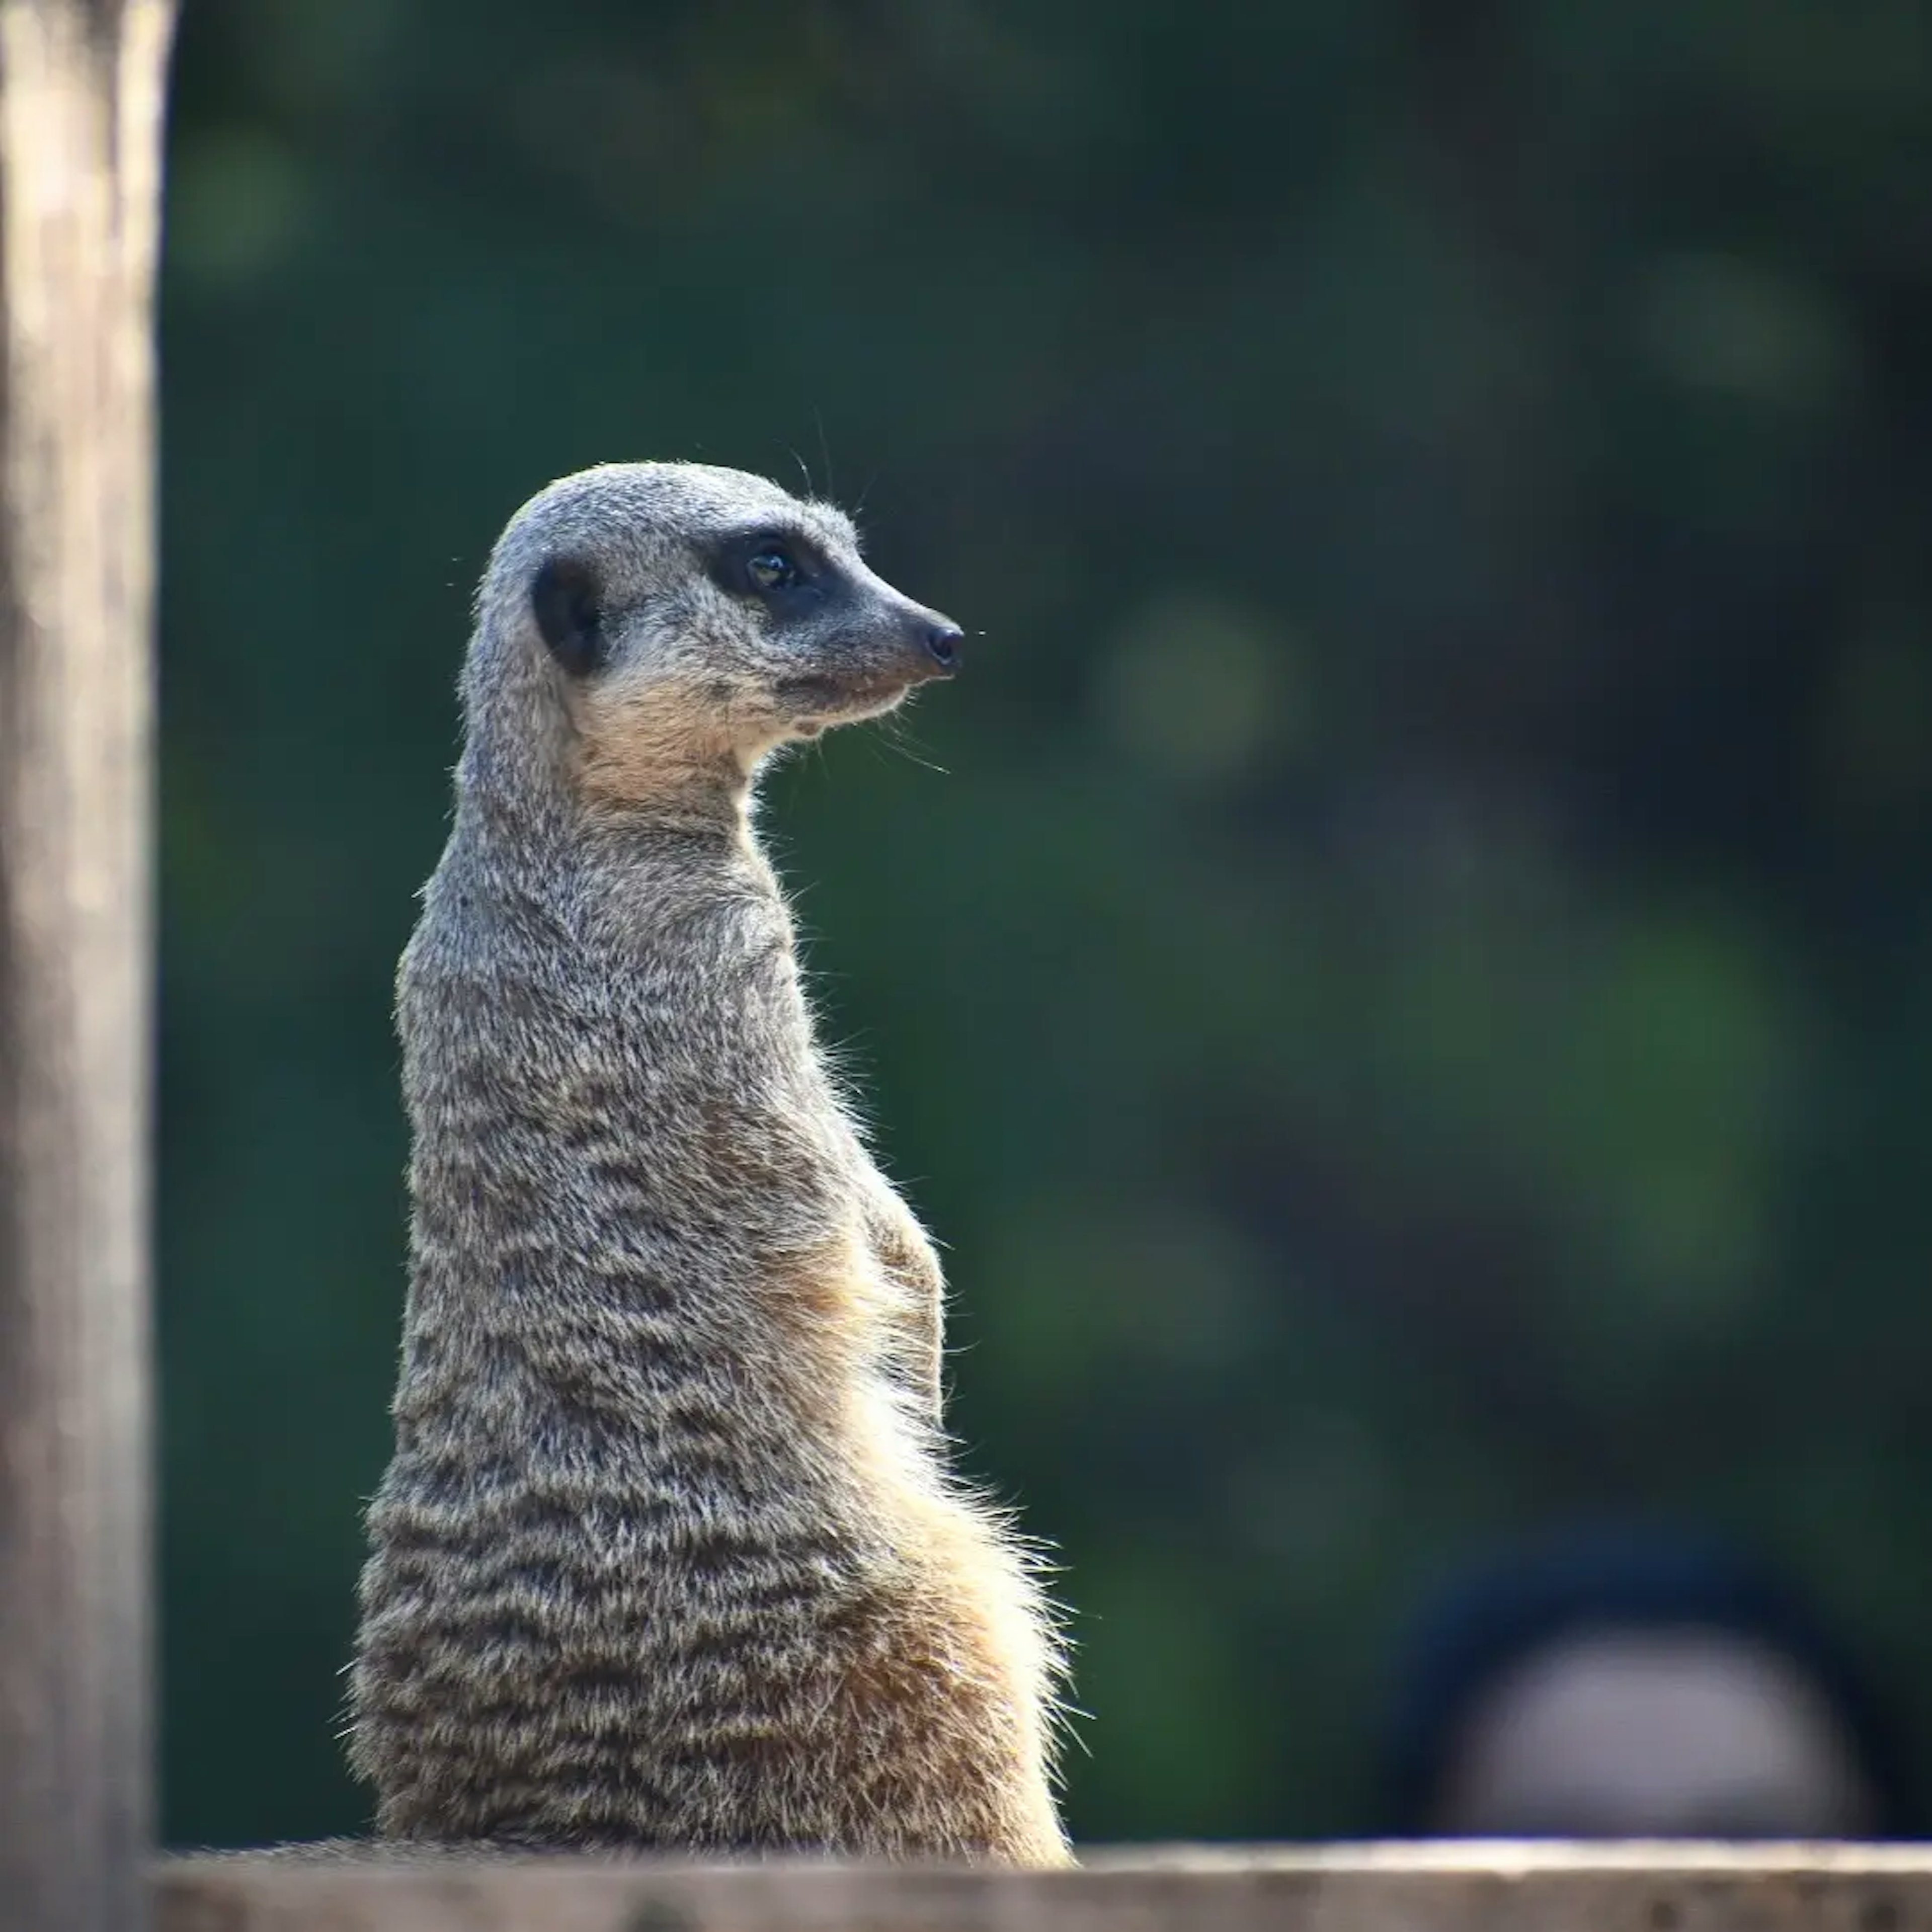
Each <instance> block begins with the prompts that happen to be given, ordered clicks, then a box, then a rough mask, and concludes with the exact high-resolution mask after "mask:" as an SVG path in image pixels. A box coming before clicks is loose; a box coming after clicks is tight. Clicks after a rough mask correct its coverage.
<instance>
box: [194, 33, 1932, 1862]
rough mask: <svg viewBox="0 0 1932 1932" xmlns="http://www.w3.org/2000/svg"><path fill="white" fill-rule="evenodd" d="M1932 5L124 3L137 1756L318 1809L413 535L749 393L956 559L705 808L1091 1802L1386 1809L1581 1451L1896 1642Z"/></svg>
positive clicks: (253, 1833)
mask: <svg viewBox="0 0 1932 1932" xmlns="http://www.w3.org/2000/svg"><path fill="white" fill-rule="evenodd" d="M1929 68H1932V12H1928V10H1927V8H1926V7H1924V5H1922V4H1921V0H1831V4H1827V0H1815V4H1803V0H1541V4H1527V0H1526V4H1521V5H1507V4H1504V0H1465V4H1460V5H1454V4H1450V0H1367V4H1365V0H1295V4H1293V5H1289V4H1286V0H1282V4H1274V5H1256V4H1254V0H1190V4H1188V5H1178V4H1174V0H890V4H887V0H841V4H811V0H802V3H801V4H793V5H781V4H778V0H711V4H697V0H691V4H652V5H619V4H616V0H546V3H545V4H541V5H536V4H529V0H523V3H522V4H519V3H518V0H418V4H416V5H404V4H402V0H274V4H273V5H262V4H259V0H187V7H186V17H185V20H184V26H183V30H182V37H181V46H180V50H179V57H178V66H177V73H176V91H175V118H174V125H173V134H172V148H171V165H172V178H171V184H170V189H169V232H168V246H167V255H166V273H165V278H164V287H163V304H162V308H163V350H164V356H165V369H166V374H165V385H164V386H165V412H166V453H165V457H164V462H163V469H164V493H163V500H164V544H165V583H164V590H163V724H164V742H163V925H164V947H163V991H162V1038H161V1052H162V1076H163V1077H162V1106H161V1170H160V1232H161V1258H162V1259H161V1289H162V1308H161V1322H162V1335H163V1370H164V1382H163V1440H164V1452H165V1492H164V1499H163V1500H164V1505H165V1535H164V1550H163V1556H164V1581H165V1592H164V1611H165V1629H164V1648H165V1664H166V1674H165V1689H166V1709H165V1748H164V1770H165V1781H166V1783H165V1799H166V1803H165V1823H166V1832H167V1835H168V1836H169V1838H170V1839H171V1840H172V1841H175V1842H182V1841H202V1842H218V1843H242V1842H246V1841H254V1840H260V1839H263V1838H270V1837H276V1836H302V1835H315V1834H320V1833H323V1832H333V1831H338V1830H344V1829H353V1828H354V1827H356V1826H357V1824H358V1823H359V1821H360V1820H361V1819H362V1816H363V1811H362V1800H361V1799H360V1797H359V1795H358V1794H357V1793H356V1792H355V1791H354V1790H353V1789H352V1787H350V1785H349V1784H347V1781H346V1780H345V1779H344V1776H343V1775H342V1773H341V1769H340V1766H339V1762H338V1753H337V1748H336V1745H335V1742H334V1739H333V1735H332V1733H333V1730H334V1725H335V1715H336V1712H337V1709H338V1699H339V1697H340V1693H341V1684H340V1681H339V1678H338V1671H339V1669H340V1667H341V1665H342V1664H343V1663H344V1661H345V1660H346V1658H347V1655H348V1652H349V1646H350V1632H351V1627H352V1607H351V1591H352V1587H353V1578H354V1574H355V1571H356V1565H357V1562H358V1560H359V1551H360V1540H359V1527H358V1521H357V1510H358V1505H359V1500H360V1499H362V1497H364V1496H366V1495H367V1494H368V1492H369V1490H371V1487H372V1486H373V1485H374V1482H375V1481H376V1479H377V1475H378V1473H379V1472H380V1468H381V1466H382V1463H383V1459H384V1457H385V1454H386V1446H387V1440H388V1433H387V1421H386V1415H385V1404H386V1400H387V1397H388V1394H389V1384H390V1379H391V1376H392V1366H393V1359H394V1349H395V1338H396V1333H397V1327H398V1316H399V1310H400V1303H401V1292H402V1286H403V1275H402V1214H403V1207H402V1199H401V1170H402V1165H403V1161H404V1136H403V1131H402V1127H401V1121H400V1119H399V1117H398V1101H397V1091H396V1056H395V1049H394V1046H393V1045H392V1040H391V1037H390V1034H389V1019H388V1002H389V983H390V974H391V971H392V965H393V962H394V960H395V956H396V954H397V953H398V950H399V948H400V947H401V944H402V942H403V940H404V936H405V935H406V933H407V930H408V927H409V925H410V919H411V916H412V913H413V901H412V894H413V892H414V890H415V889H416V886H418V884H419V883H420V881H421V880H422V878H423V877H425V874H427V872H428V870H429V868H430V867H431V865H432V863H433V862H434V859H435V856H436V854H437V850H438V847H439V844H440V840H441V838H442V835H443V823H444V814H445V811H446V802H447V770H448V767H449V764H450V763H451V761H452V757H453V755H454V742H455V740H454V732H455V710H454V703H453V689H452V685H453V679H454V676H455V670H456V667H457V663H458V657H459V655H460V650H461V648H462V644H463V637H464V633H465V629H466V600H467V598H468V596H469V590H470V588H471V586H472V583H473V582H474V580H475V575H476V573H477V571H478V567H479V565H480V563H481V559H482V558H483V556H484V553H485V551H486V550H487V547H488V545H489V544H490V541H491V540H492V538H493V536H494V535H495V534H496V531H497V529H499V527H500V526H501V525H502V522H503V521H504V520H505V517H507V516H508V514H509V513H510V511H511V510H513V509H514V508H515V507H516V505H517V503H518V502H520V501H521V500H522V499H523V497H525V496H526V495H528V494H529V493H530V492H531V491H532V490H535V488H536V487H538V486H539V485H540V484H542V483H543V482H544V481H546V480H547V479H548V478H550V477H552V476H553V475H557V474H559V473H560V472H563V471H565V470H568V469H573V468H575V467H577V466H580V465H581V464H583V463H589V462H592V461H595V460H604V459H610V458H640V457H695V458H703V459H706V460H710V461H713V462H719V463H733V464H738V465H742V466H748V467H751V468H754V469H761V470H764V471H766V472H769V473H771V474H772V475H776V476H778V477H780V478H784V479H787V480H791V479H795V478H796V477H797V476H798V474H799V469H800V467H801V465H802V466H804V467H806V468H808V469H810V471H811V474H812V476H813V478H814V481H816V482H817V484H820V486H829V487H830V488H831V489H832V490H833V491H834V492H835V493H837V494H838V495H839V496H841V497H842V498H844V499H846V500H847V502H853V501H856V500H858V499H863V504H864V508H863V520H864V522H865V525H866V526H867V528H868V532H869V533H870V538H871V555H872V556H873V559H874V562H876V563H877V565H878V566H879V568H880V569H881V570H882V571H883V573H884V574H886V576H888V577H890V578H892V579H893V580H895V581H897V582H898V583H900V584H901V586H903V587H904V588H906V589H907V590H909V591H910V592H912V593H913V594H915V595H917V596H919V598H922V599H925V600H927V601H931V602H932V603H934V604H938V606H940V607H942V608H944V609H945V610H949V611H950V612H952V613H954V614H955V615H956V616H958V617H959V619H961V621H962V622H965V624H966V625H968V627H969V628H971V629H973V630H974V631H980V630H983V631H984V632H985V636H984V637H983V639H979V638H977V637H976V639H975V640H974V646H973V649H972V652H971V663H970V665H969V668H968V674H967V675H966V676H965V677H964V678H963V679H961V680H960V681H959V682H958V683H957V684H956V685H953V686H951V687H950V688H946V689H944V690H941V691H935V692H933V693H932V694H929V696H928V697H926V699H925V700H924V701H922V703H920V704H919V706H918V707H917V709H916V712H915V713H914V714H913V715H912V716H911V718H910V728H909V733H908V734H907V736H905V738H904V742H903V743H895V742H894V740H893V738H892V736H890V735H889V734H887V733H884V732H881V731H879V730H861V731H853V732H850V733H844V734H842V735H841V736H839V737H838V738H837V739H835V741H833V742H831V743H829V745H826V746H825V747H824V748H823V749H822V750H819V751H814V752H813V753H812V754H811V755H809V756H808V757H804V758H802V759H800V760H798V761H796V763H793V764H792V765H790V766H789V767H787V769H784V771H783V772H781V773H780V774H779V775H777V776H776V777H775V779H774V780H773V781H772V784H771V785H770V787H769V812H768V814H767V816H768V820H769V826H770V827H771V830H772V835H773V836H774V838H775V843H776V844H777V845H778V847H779V848H780V855H781V859H782V862H783V863H784V868H785V869H786V871H787V873H788V874H789V876H790V877H791V878H792V880H793V881H794V882H795V883H796V885H797V886H799V889H800V896H801V905H800V916H801V919H802V922H803V924H804V926H805V928H806V929H807V930H808V934H809V935H810V941H811V957H812V960H813V962H814V965H815V967H816V968H817V974H818V980H819V985H820V989H821V991H822V995H823V1001H824V1004H825V1007H826V1014H827V1019H828V1023H829V1031H830V1033H831V1034H833V1035H834V1036H835V1037H838V1038H840V1039H841V1040H845V1041H847V1042H850V1043H851V1045H852V1047H853V1052H854V1055H855V1058H856V1064H857V1065H858V1066H859V1067H860V1068H861V1069H862V1070H863V1072H864V1073H865V1077H866V1079H867V1082H868V1086H869V1089H870V1092H871V1095H872V1097H873V1101H874V1112H875V1113H876V1115H877V1118H878V1119H879V1120H880V1123H881V1124H882V1129H883V1142H884V1145H885V1148H886V1152H887V1154H888V1156H889V1160H890V1163H891V1165H892V1167H893V1169H894V1170H895V1172H897V1173H898V1174H899V1175H901V1176H902V1177H903V1178H904V1179H905V1180H906V1181H907V1183H908V1184H909V1185H910V1191H911V1193H913V1196H914V1197H915V1198H916V1201H917V1202H918V1203H919V1206H920V1208H922V1211H925V1212H926V1214H927V1215H928V1216H929V1218H930V1220H932V1222H933V1223H934V1224H935V1226H936V1228H937V1229H938V1231H939V1232H940V1233H941V1235H943V1237H944V1239H945V1240H946V1241H947V1243H948V1244H950V1250H951V1266H952V1269H953V1274H954V1277H955V1279H956V1283H957V1286H958V1289H959V1295H960V1301H961V1309H960V1313H959V1317H958V1319H957V1322H956V1329H955V1334H956V1339H957V1340H958V1343H959V1347H960V1353H959V1358H958V1361H957V1372H956V1373H957V1385H958V1399H957V1406H958V1414H959V1421H960V1424H961V1427H962V1430H963V1432H964V1433H965V1437H966V1439H967V1440H968V1443H969V1445H970V1454H971V1460H972V1461H973V1463H974V1466H976V1467H977V1468H978V1469H980V1470H981V1471H982V1472H984V1473H985V1474H986V1475H987V1476H988V1477H989V1478H990V1479H992V1481H995V1483H996V1484H998V1487H1000V1489H1001V1490H1002V1491H1003V1492H1004V1493H1007V1494H1008V1495H1010V1496H1013V1497H1015V1498H1016V1499H1019V1500H1021V1501H1022V1502H1023V1503H1024V1505H1025V1513H1026V1520H1027V1522H1028V1525H1029V1526H1030V1527H1031V1529H1034V1531H1036V1532H1038V1533H1040V1535H1043V1536H1046V1537H1049V1538H1052V1540H1053V1541H1055V1542H1056V1543H1057V1544H1059V1545H1060V1546H1061V1548H1062V1550H1064V1553H1065V1556H1066V1560H1067V1574H1066V1576H1065V1578H1064V1594H1065V1595H1066V1596H1067V1598H1068V1600H1069V1601H1070V1603H1071V1604H1073V1605H1074V1606H1075V1607H1076V1609H1077V1611H1078V1613H1079V1616H1078V1624H1077V1630H1078V1635H1079V1643H1080V1659H1081V1661H1080V1670H1079V1702H1080V1703H1081V1704H1082V1706H1083V1708H1084V1709H1085V1710H1087V1711H1088V1712H1091V1721H1088V1722H1087V1723H1086V1724H1085V1725H1084V1726H1083V1727H1082V1734H1083V1736H1084V1739H1085V1751H1082V1752H1077V1753H1076V1754H1075V1756H1074V1757H1073V1762H1072V1791H1071V1811H1072V1816H1073V1821H1074V1823H1075V1825H1076V1828H1077V1829H1078V1830H1079V1832H1080V1834H1081V1835H1082V1836H1083V1837H1088V1838H1119V1837H1127V1836H1137V1835H1174V1834H1214V1835H1223V1834H1235V1833H1244V1834H1267V1835H1299V1834H1304V1833H1325V1832H1344V1831H1352V1830H1360V1829H1373V1826H1375V1824H1376V1822H1377V1819H1378V1813H1377V1810H1376V1791H1375V1790H1374V1788H1373V1781H1372V1776H1371V1770H1372V1763H1371V1755H1370V1745H1371V1738H1372V1732H1371V1726H1370V1718H1371V1715H1372V1714H1373V1710H1374V1708H1375V1706H1374V1700H1375V1699H1376V1697H1377V1695H1378V1694H1379V1688H1380V1686H1381V1683H1382V1673H1383V1671H1384V1670H1385V1667H1386V1663H1387V1659H1388V1647H1389V1645H1390V1643H1391V1637H1392V1634H1393V1632H1394V1629H1395V1628H1396V1625H1397V1620H1398V1619H1400V1616H1402V1615H1403V1613H1404V1612H1405V1611H1406V1609H1407V1608H1408V1607H1409V1605H1410V1604H1412V1601H1413V1600H1414V1598H1415V1593H1416V1592H1418V1590H1419V1589H1421V1588H1423V1587H1424V1586H1425V1585H1426V1583H1427V1582H1428V1580H1430V1578H1431V1577H1433V1575H1435V1574H1436V1572H1437V1571H1438V1569H1439V1567H1440V1566H1441V1565H1442V1564H1443V1563H1444V1562H1446V1561H1448V1560H1449V1559H1452V1558H1454V1557H1455V1556H1457V1555H1458V1554H1459V1553H1461V1552H1463V1551H1464V1550H1467V1549H1468V1548H1469V1547H1472V1545H1474V1544H1477V1543H1479V1542H1481V1541H1484V1540H1485V1539H1487V1538H1492V1537H1494V1536H1497V1535H1504V1534H1506V1533H1510V1532H1515V1531H1517V1530H1520V1529H1526V1528H1529V1527H1531V1526H1537V1525H1541V1524H1543V1523H1549V1522H1553V1521H1557V1520H1562V1519H1564V1518H1565V1517H1571V1516H1574V1515H1577V1514H1596V1513H1599V1512H1602V1511H1629V1510H1652V1509H1658V1508H1673V1509H1674V1510H1676V1511H1678V1512H1679V1513H1680V1514H1691V1515H1692V1516H1694V1517H1700V1518H1701V1519H1703V1520H1707V1521H1709V1522H1712V1523H1715V1524H1716V1525H1718V1526H1720V1527H1722V1528H1726V1529H1731V1530H1733V1531H1735V1532H1737V1533H1739V1535H1744V1536H1747V1537H1748V1538H1753V1539H1755V1540H1756V1541H1757V1542H1759V1543H1760V1544H1761V1545H1762V1546H1763V1547H1766V1548H1767V1549H1768V1550H1770V1551H1771V1552H1772V1554H1773V1555H1774V1556H1776V1557H1778V1558H1779V1559H1782V1560H1784V1562H1787V1563H1788V1564H1789V1565H1790V1566H1791V1567H1792V1568H1793V1569H1794V1570H1795V1571H1796V1572H1797V1573H1798V1574H1800V1575H1801V1576H1802V1577H1805V1579H1807V1580H1809V1581H1810V1583H1811V1584H1812V1585H1813V1586H1814V1588H1815V1589H1816V1590H1817V1593H1818V1594H1819V1595H1820V1597H1821V1598H1823V1601H1824V1603H1825V1604H1826V1607H1827V1609H1828V1610H1829V1611H1831V1612H1832V1613H1833V1614H1834V1615H1835V1616H1837V1617H1838V1619H1840V1620H1841V1622H1843V1625H1845V1627H1846V1629H1847V1630H1848V1631H1849V1633H1850V1634H1851V1636H1852V1640H1853V1641H1854V1642H1855V1643H1857V1644H1858V1646H1860V1647H1861V1649H1862V1650H1863V1651H1864V1654H1865V1655H1866V1656H1867V1658H1869V1659H1870V1661H1871V1664H1872V1666H1873V1669H1874V1670H1876V1672H1877V1673H1879V1675H1880V1676H1881V1678H1882V1681H1883V1682H1884V1683H1885V1685H1886V1687H1887V1688H1888V1692H1889V1694H1890V1695H1891V1697H1893V1698H1894V1700H1896V1702H1897V1704H1898V1706H1899V1708H1900V1711H1901V1712H1902V1713H1903V1715H1904V1716H1905V1717H1906V1719H1907V1720H1908V1721H1909V1722H1910V1723H1911V1724H1912V1725H1913V1726H1914V1727H1917V1728H1918V1729H1920V1730H1924V1727H1926V1726H1927V1724H1932V1653H1928V1648H1927V1633H1926V1630H1925V1628H1924V1612H1923V1606H1924V1603H1925V1601H1926V1599H1927V1594H1928V1591H1932V1525H1928V1523H1927V1511H1926V1508H1925V1506H1924V1496H1925V1494H1926V1492H1927V1486H1928V1481H1932V1442H1928V1439H1927V1429H1926V1415H1927V1405H1926V1402H1925V1399H1924V1397H1925V1391H1926V1387H1927V1371H1928V1366H1932V1295H1928V1293H1927V1256H1928V1253H1932V1169H1928V1159H1927V1157H1928V1152H1932V1133H1928V1129H1927V1122H1926V1113H1927V1106H1928V1097H1932V887H1928V879H1932V637H1928V618H1932V566H1929V565H1928V562H1927V556H1928V553H1932V544H1928V541H1927V533H1928V531H1932V354H1928V347H1927V345H1928V344H1932V71H1928V69H1929ZM904 752H910V754H912V755H910V756H907V755H904V754H903V753H904Z"/></svg>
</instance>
